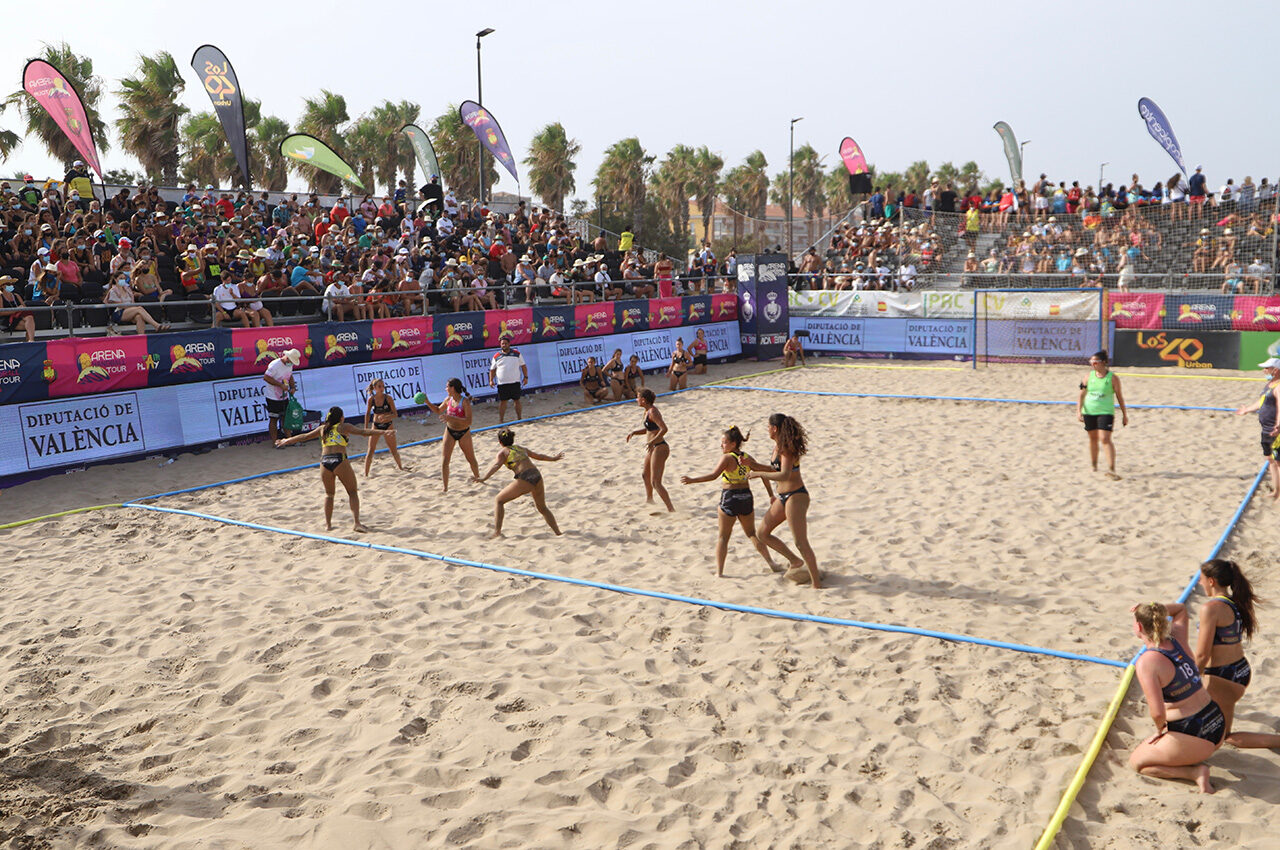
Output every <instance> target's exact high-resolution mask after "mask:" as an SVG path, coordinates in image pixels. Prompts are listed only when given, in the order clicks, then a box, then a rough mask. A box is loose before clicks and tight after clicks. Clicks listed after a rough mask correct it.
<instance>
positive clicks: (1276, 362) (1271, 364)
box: [1258, 357, 1280, 369]
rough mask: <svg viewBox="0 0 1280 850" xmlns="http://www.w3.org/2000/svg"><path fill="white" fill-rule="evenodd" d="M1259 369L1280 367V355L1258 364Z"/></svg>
mask: <svg viewBox="0 0 1280 850" xmlns="http://www.w3.org/2000/svg"><path fill="white" fill-rule="evenodd" d="M1258 368H1259V369H1280V357H1271V358H1268V359H1267V360H1264V361H1263V362H1261V363H1259V364H1258Z"/></svg>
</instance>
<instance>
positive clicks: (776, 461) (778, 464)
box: [769, 455, 800, 472]
mask: <svg viewBox="0 0 1280 850" xmlns="http://www.w3.org/2000/svg"><path fill="white" fill-rule="evenodd" d="M769 465H770V466H772V467H773V468H774V469H776V470H778V471H779V472H781V471H782V458H780V457H778V456H777V455H774V456H773V460H771V461H769ZM791 468H792V469H799V468H800V461H796V462H795V463H793V464H791Z"/></svg>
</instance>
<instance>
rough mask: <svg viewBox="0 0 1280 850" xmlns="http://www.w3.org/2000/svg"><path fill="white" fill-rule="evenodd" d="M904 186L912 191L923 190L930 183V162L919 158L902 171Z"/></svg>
mask: <svg viewBox="0 0 1280 850" xmlns="http://www.w3.org/2000/svg"><path fill="white" fill-rule="evenodd" d="M902 182H903V188H904V189H906V190H907V191H910V192H923V191H924V190H925V187H926V186H928V185H929V162H928V160H923V159H921V160H917V161H915V162H913V163H911V164H910V165H909V166H907V170H906V171H904V172H902Z"/></svg>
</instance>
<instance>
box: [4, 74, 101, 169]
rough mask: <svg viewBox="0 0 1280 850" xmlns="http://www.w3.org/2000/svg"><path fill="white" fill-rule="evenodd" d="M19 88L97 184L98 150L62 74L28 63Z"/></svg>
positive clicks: (75, 94) (76, 97) (86, 119)
mask: <svg viewBox="0 0 1280 850" xmlns="http://www.w3.org/2000/svg"><path fill="white" fill-rule="evenodd" d="M22 87H23V88H24V89H25V90H26V92H27V94H29V95H31V96H32V97H33V98H35V101H36V103H38V104H40V105H41V106H43V107H44V108H45V110H46V111H47V112H48V113H49V117H51V118H52V119H53V121H54V123H55V124H57V125H58V128H59V129H61V130H62V132H63V133H65V134H66V136H67V138H68V139H70V140H71V144H73V145H75V148H76V150H77V151H79V152H80V155H81V156H82V157H84V161H85V163H86V164H88V166H89V167H90V168H92V169H93V170H94V172H95V173H96V174H97V175H98V179H99V180H101V179H102V164H101V163H100V162H99V161H98V146H97V145H95V144H94V142H93V131H92V129H91V128H90V127H89V117H88V115H86V114H85V111H84V103H83V102H82V101H81V100H80V95H79V93H78V92H77V91H76V90H75V88H73V87H72V85H71V84H70V83H69V82H67V78H66V77H64V76H63V75H62V72H61V71H59V70H58V69H57V68H55V67H53V66H52V65H50V64H49V63H48V62H46V61H44V60H43V59H32V60H31V61H30V62H28V63H27V67H26V68H24V69H23V70H22Z"/></svg>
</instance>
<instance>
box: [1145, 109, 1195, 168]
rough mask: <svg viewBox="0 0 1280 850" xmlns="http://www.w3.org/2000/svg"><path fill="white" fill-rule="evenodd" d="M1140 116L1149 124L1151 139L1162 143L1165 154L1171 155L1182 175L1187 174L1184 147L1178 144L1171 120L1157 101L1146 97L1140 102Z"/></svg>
mask: <svg viewBox="0 0 1280 850" xmlns="http://www.w3.org/2000/svg"><path fill="white" fill-rule="evenodd" d="M1138 114H1139V115H1141V116H1142V120H1143V121H1145V122H1146V123H1147V132H1148V133H1150V134H1151V138H1153V139H1155V140H1156V141H1157V142H1159V143H1160V147H1162V148H1164V150H1165V153H1167V154H1169V156H1170V157H1171V158H1172V159H1173V161H1174V162H1176V163H1177V164H1178V168H1180V169H1182V173H1183V174H1186V173H1187V165H1186V163H1185V162H1183V160H1182V147H1181V146H1180V145H1179V144H1178V137H1177V136H1175V135H1173V126H1172V125H1171V124H1170V123H1169V119H1168V118H1166V117H1164V112H1162V111H1161V109H1160V107H1158V106H1156V104H1155V101H1153V100H1152V99H1151V98H1149V97H1144V98H1142V99H1141V100H1139V101H1138Z"/></svg>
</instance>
